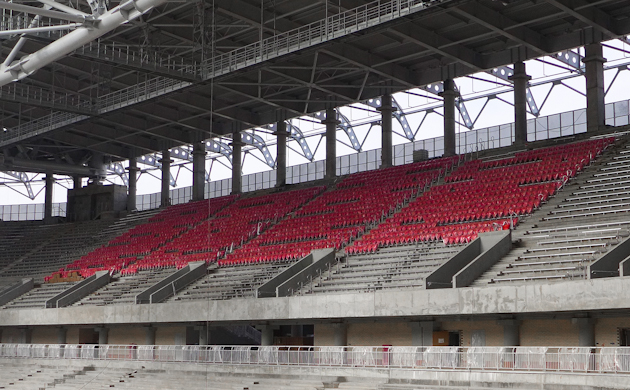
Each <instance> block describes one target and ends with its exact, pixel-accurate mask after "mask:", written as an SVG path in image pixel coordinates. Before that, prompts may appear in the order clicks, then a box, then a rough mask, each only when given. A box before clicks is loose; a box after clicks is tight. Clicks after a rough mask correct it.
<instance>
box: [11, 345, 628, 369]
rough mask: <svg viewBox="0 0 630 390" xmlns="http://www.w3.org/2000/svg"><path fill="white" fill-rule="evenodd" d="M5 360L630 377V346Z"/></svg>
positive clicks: (166, 352) (223, 350) (227, 350)
mask: <svg viewBox="0 0 630 390" xmlns="http://www.w3.org/2000/svg"><path fill="white" fill-rule="evenodd" d="M0 358H29V359H88V360H127V361H156V362H190V363H209V364H258V365H294V366H324V367H376V368H410V369H451V370H506V371H563V372H614V373H629V374H630V347H609V348H591V347H468V348H462V347H304V346H302V347H295V346H291V347H282V346H199V345H88V344H81V345H78V344H65V345H60V344H0Z"/></svg>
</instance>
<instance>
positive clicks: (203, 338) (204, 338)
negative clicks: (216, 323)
mask: <svg viewBox="0 0 630 390" xmlns="http://www.w3.org/2000/svg"><path fill="white" fill-rule="evenodd" d="M209 343H210V332H209V329H208V327H207V326H200V327H199V345H208V344H209Z"/></svg>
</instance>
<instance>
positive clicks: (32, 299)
mask: <svg viewBox="0 0 630 390" xmlns="http://www.w3.org/2000/svg"><path fill="white" fill-rule="evenodd" d="M73 285H74V283H72V282H65V283H52V284H42V285H41V286H40V287H38V288H34V289H32V290H31V291H29V292H27V293H26V294H24V295H22V296H20V297H18V298H16V299H14V300H12V301H11V302H9V303H7V304H6V305H4V306H2V309H44V308H45V307H46V301H47V300H49V299H51V298H52V297H54V296H55V295H57V294H59V293H61V292H63V291H65V290H66V289H68V288H70V287H72V286H73Z"/></svg>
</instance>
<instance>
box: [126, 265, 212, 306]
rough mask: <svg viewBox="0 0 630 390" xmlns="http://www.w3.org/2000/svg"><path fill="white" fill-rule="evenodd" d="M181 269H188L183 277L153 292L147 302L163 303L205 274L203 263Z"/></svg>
mask: <svg viewBox="0 0 630 390" xmlns="http://www.w3.org/2000/svg"><path fill="white" fill-rule="evenodd" d="M183 269H188V271H187V272H185V273H184V274H183V275H180V276H179V277H178V278H176V279H175V280H173V281H171V282H170V283H167V284H165V285H163V286H162V287H161V288H160V289H158V290H157V291H155V292H153V293H152V294H151V295H150V296H149V302H150V303H160V302H164V301H165V300H166V299H167V298H169V297H171V296H173V295H175V294H176V293H177V292H179V291H181V290H182V289H184V288H185V287H186V286H188V285H189V284H191V283H193V282H194V281H195V280H197V279H199V278H201V277H203V276H204V275H205V274H206V263H205V262H204V261H199V262H196V263H190V264H188V265H187V266H186V267H184V268H182V270H183ZM180 271H181V270H180ZM171 276H172V275H171ZM169 278H170V277H169ZM136 302H137V301H136Z"/></svg>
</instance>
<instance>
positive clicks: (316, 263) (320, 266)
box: [276, 248, 335, 297]
mask: <svg viewBox="0 0 630 390" xmlns="http://www.w3.org/2000/svg"><path fill="white" fill-rule="evenodd" d="M311 255H312V256H313V264H311V265H309V266H308V267H306V268H304V269H303V270H302V272H300V273H298V274H296V275H295V276H293V277H292V278H290V279H289V280H287V281H286V282H284V283H282V284H280V285H278V287H277V288H276V296H277V297H286V296H289V295H291V291H296V290H297V289H299V288H300V286H302V285H304V284H305V283H308V282H309V281H311V280H312V279H313V278H314V277H315V276H316V275H317V273H318V272H322V271H323V270H325V269H328V267H330V266H331V265H332V264H333V263H334V262H335V250H334V249H333V248H327V249H318V250H314V251H312V252H311Z"/></svg>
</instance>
